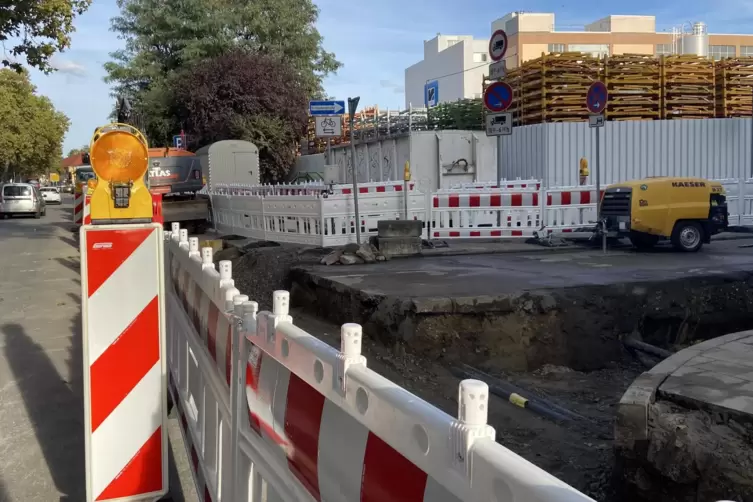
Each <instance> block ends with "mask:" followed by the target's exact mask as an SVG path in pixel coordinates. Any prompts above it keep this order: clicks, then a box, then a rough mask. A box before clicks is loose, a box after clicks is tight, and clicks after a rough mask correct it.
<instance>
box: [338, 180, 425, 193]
mask: <svg viewBox="0 0 753 502" xmlns="http://www.w3.org/2000/svg"><path fill="white" fill-rule="evenodd" d="M404 183H405V182H404V181H385V182H376V183H359V184H358V193H359V194H361V193H385V192H402V191H403V190H404ZM415 189H416V184H415V183H413V182H411V181H409V182H408V190H411V191H412V190H415ZM333 190H334V193H335V194H342V195H350V194H352V193H353V187H352V186H347V185H334V187H333Z"/></svg>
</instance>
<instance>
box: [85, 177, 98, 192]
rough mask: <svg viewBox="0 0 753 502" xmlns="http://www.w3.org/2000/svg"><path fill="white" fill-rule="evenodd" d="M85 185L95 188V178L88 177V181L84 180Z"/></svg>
mask: <svg viewBox="0 0 753 502" xmlns="http://www.w3.org/2000/svg"><path fill="white" fill-rule="evenodd" d="M86 186H87V187H88V188H91V189H92V190H94V189H95V188H97V180H95V179H90V180H89V181H87V182H86Z"/></svg>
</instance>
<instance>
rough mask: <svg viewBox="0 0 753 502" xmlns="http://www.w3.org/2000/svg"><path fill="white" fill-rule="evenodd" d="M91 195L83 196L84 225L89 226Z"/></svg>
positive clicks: (90, 222) (90, 221) (90, 219)
mask: <svg viewBox="0 0 753 502" xmlns="http://www.w3.org/2000/svg"><path fill="white" fill-rule="evenodd" d="M91 200H92V197H91V195H88V194H87V195H85V196H84V220H83V223H84V225H91V224H92V206H91Z"/></svg>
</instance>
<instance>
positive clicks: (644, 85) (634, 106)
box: [604, 54, 662, 120]
mask: <svg viewBox="0 0 753 502" xmlns="http://www.w3.org/2000/svg"><path fill="white" fill-rule="evenodd" d="M660 76H661V66H660V64H659V60H658V59H657V58H655V57H653V56H644V55H638V54H623V55H619V56H611V57H609V58H606V60H605V63H604V80H605V82H604V83H605V84H606V86H607V90H608V91H609V106H608V107H607V110H606V112H605V115H606V119H607V120H655V119H658V118H660V117H661V96H662V88H661V78H660Z"/></svg>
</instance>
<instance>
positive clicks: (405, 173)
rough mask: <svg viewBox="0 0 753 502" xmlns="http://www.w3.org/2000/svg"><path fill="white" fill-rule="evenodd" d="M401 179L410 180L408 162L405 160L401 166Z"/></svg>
mask: <svg viewBox="0 0 753 502" xmlns="http://www.w3.org/2000/svg"><path fill="white" fill-rule="evenodd" d="M403 181H410V162H409V161H407V160H406V161H405V165H404V166H403Z"/></svg>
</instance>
